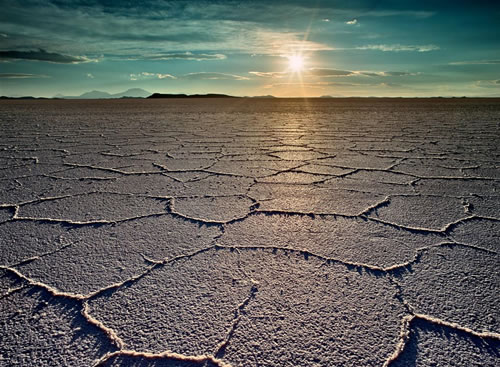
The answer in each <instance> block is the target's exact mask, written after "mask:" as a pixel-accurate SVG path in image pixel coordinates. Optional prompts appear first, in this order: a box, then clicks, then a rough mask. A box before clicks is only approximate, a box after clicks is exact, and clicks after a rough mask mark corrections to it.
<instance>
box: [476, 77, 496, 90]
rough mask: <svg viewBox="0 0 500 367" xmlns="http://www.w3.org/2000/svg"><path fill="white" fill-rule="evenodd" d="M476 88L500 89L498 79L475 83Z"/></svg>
mask: <svg viewBox="0 0 500 367" xmlns="http://www.w3.org/2000/svg"><path fill="white" fill-rule="evenodd" d="M476 86H477V87H481V88H500V79H499V80H478V81H477V82H476Z"/></svg>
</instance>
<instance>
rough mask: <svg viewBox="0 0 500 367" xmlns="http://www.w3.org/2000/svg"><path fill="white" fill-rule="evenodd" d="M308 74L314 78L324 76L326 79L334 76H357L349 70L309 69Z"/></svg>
mask: <svg viewBox="0 0 500 367" xmlns="http://www.w3.org/2000/svg"><path fill="white" fill-rule="evenodd" d="M307 74H309V75H313V76H324V77H332V76H350V75H355V74H356V72H355V71H349V70H336V69H309V70H308V71H307Z"/></svg>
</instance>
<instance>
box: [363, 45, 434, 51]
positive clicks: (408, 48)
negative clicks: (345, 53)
mask: <svg viewBox="0 0 500 367" xmlns="http://www.w3.org/2000/svg"><path fill="white" fill-rule="evenodd" d="M355 49H356V50H379V51H384V52H388V51H393V52H401V51H415V52H429V51H435V50H439V46H436V45H400V44H396V45H365V46H358V47H355Z"/></svg>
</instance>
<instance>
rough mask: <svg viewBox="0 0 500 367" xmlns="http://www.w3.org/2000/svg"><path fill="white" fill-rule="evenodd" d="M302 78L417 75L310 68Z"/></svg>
mask: <svg viewBox="0 0 500 367" xmlns="http://www.w3.org/2000/svg"><path fill="white" fill-rule="evenodd" d="M249 74H252V75H255V76H257V77H259V78H271V79H282V78H285V77H288V76H291V75H293V74H294V73H292V72H288V71H271V72H264V71H249ZM302 74H303V75H304V76H311V77H319V78H335V77H348V76H368V77H403V76H413V75H418V74H417V73H410V72H408V71H362V70H356V71H353V70H338V69H327V68H321V69H320V68H311V69H308V70H305V71H304V72H303V73H302Z"/></svg>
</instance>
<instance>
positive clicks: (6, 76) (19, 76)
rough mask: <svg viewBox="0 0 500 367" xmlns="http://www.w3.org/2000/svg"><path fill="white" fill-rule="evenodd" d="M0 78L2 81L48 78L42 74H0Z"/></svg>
mask: <svg viewBox="0 0 500 367" xmlns="http://www.w3.org/2000/svg"><path fill="white" fill-rule="evenodd" d="M0 78H3V79H28V78H50V77H49V76H48V75H43V74H23V73H0Z"/></svg>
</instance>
